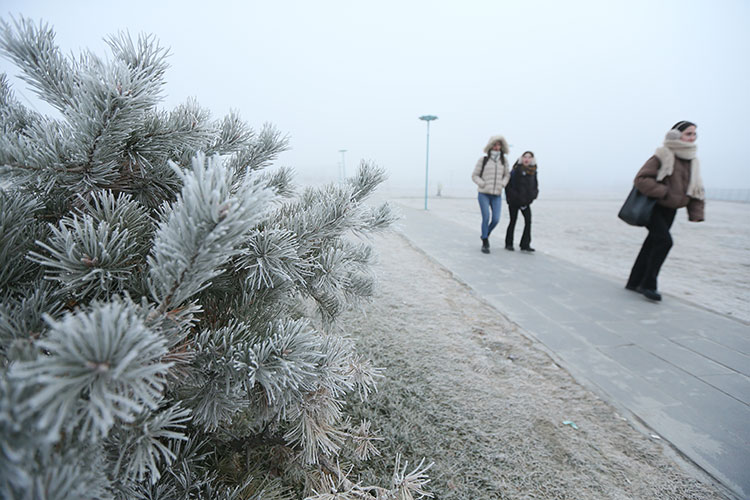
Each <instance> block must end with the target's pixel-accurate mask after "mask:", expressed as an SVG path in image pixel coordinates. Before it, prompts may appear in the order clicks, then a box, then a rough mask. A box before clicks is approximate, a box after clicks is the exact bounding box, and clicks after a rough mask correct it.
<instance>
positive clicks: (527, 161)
mask: <svg viewBox="0 0 750 500" xmlns="http://www.w3.org/2000/svg"><path fill="white" fill-rule="evenodd" d="M531 158H533V157H532V156H531V155H530V154H528V153H526V154H524V155H523V156H522V157H521V163H522V164H523V166H524V167H528V166H529V164H530V163H531Z"/></svg>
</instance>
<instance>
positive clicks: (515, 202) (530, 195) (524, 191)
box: [505, 163, 539, 207]
mask: <svg viewBox="0 0 750 500" xmlns="http://www.w3.org/2000/svg"><path fill="white" fill-rule="evenodd" d="M537 196H539V183H538V182H537V179H536V172H534V173H533V174H529V173H527V172H526V170H525V169H524V168H523V165H521V164H519V163H516V164H515V165H513V170H512V171H511V173H510V181H508V184H507V185H506V186H505V199H506V201H507V202H508V205H510V206H518V207H525V206H527V205H530V204H531V202H532V201H534V200H535V199H536V197H537Z"/></svg>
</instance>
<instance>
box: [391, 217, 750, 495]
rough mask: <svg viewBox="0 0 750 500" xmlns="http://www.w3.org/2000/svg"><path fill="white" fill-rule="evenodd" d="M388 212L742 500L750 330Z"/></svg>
mask: <svg viewBox="0 0 750 500" xmlns="http://www.w3.org/2000/svg"><path fill="white" fill-rule="evenodd" d="M399 208H400V210H401V211H402V213H403V215H404V219H402V220H401V221H400V226H401V231H402V232H403V234H404V235H405V236H406V237H407V238H408V239H409V240H410V241H411V242H412V243H414V244H415V245H416V246H418V247H419V248H421V249H422V250H423V251H424V252H425V253H427V254H428V255H429V256H430V257H432V258H433V259H435V260H436V261H437V262H439V263H440V264H441V265H443V266H444V267H446V268H448V269H449V270H450V271H451V272H453V274H454V275H455V276H456V277H457V278H458V279H460V280H461V281H463V282H465V283H466V284H468V285H469V286H470V287H471V288H472V289H474V290H475V292H476V293H477V294H478V295H480V296H482V297H483V298H484V299H485V300H486V301H488V302H489V303H490V304H492V305H493V306H494V307H496V308H497V309H498V310H499V311H501V312H502V313H503V314H505V315H506V316H507V317H508V318H509V319H511V320H512V321H513V322H515V323H517V324H518V325H519V326H521V327H522V328H523V329H524V330H525V331H527V332H528V333H529V334H530V335H531V336H533V337H535V338H536V339H537V340H539V341H540V342H541V343H542V344H543V345H544V346H546V348H547V349H549V351H550V352H551V353H552V354H553V355H554V356H555V357H556V358H557V360H558V361H559V362H560V363H561V364H562V365H563V366H564V367H565V368H566V369H567V370H568V371H569V372H570V373H571V374H572V375H573V376H574V377H575V378H576V379H577V380H579V381H580V382H582V383H583V384H585V385H586V386H588V387H591V388H592V389H594V390H595V391H596V392H597V393H598V394H600V395H602V396H603V397H604V398H605V399H607V400H609V401H610V402H612V403H613V404H615V405H616V406H618V407H621V408H625V409H627V410H628V411H630V412H631V413H632V414H634V415H635V416H636V417H637V418H638V419H640V420H641V421H642V422H644V423H645V424H646V425H647V426H648V427H650V428H651V429H653V431H654V432H656V433H657V434H659V435H660V436H661V437H662V438H664V439H667V440H668V441H669V442H671V443H672V444H673V445H674V446H675V447H676V448H677V449H678V450H680V452H681V453H683V454H684V455H686V456H687V457H688V458H690V459H691V460H692V461H693V462H695V463H696V464H698V465H699V466H700V467H701V468H703V469H704V470H705V471H706V472H708V473H709V474H711V475H712V476H713V477H714V478H716V479H717V480H718V481H719V482H720V483H722V484H723V485H724V486H726V487H727V488H728V489H729V490H731V491H732V492H734V494H735V495H736V496H737V497H738V498H742V499H750V326H748V325H747V324H744V323H741V322H739V321H737V320H734V319H732V318H729V317H726V316H723V315H720V314H715V313H712V312H708V311H706V310H704V309H701V308H699V307H697V306H694V305H692V304H689V303H687V302H684V301H682V300H680V299H677V298H674V297H670V296H669V295H668V294H667V295H665V296H664V300H663V301H662V302H661V303H658V304H656V303H651V302H649V301H647V300H646V299H644V298H643V297H642V296H641V295H638V294H636V293H634V292H630V291H627V290H625V289H624V288H623V286H624V281H623V283H619V282H615V281H614V280H612V279H610V278H607V277H604V276H601V275H598V274H596V273H594V272H591V271H588V270H586V269H583V268H581V267H579V266H577V265H575V264H573V263H570V262H567V261H563V260H560V259H556V258H555V257H552V256H550V255H547V254H545V253H544V252H542V251H537V252H535V253H533V254H529V253H526V252H520V251H518V250H516V251H515V252H508V251H506V250H505V249H503V248H502V246H501V244H502V243H501V242H502V238H501V237H500V236H498V235H497V234H496V235H494V247H493V248H492V253H491V254H490V255H485V254H483V253H481V252H480V251H479V249H480V245H481V241H480V240H479V236H478V234H477V232H476V231H471V230H469V229H467V228H465V227H462V226H459V225H456V224H455V223H451V222H450V221H447V220H445V219H441V218H440V217H439V216H438V215H436V214H433V213H431V212H429V211H424V210H416V209H413V208H408V207H405V206H400V207H399ZM522 226H523V221H521V228H522ZM521 228H517V231H519V236H520V229H521ZM498 230H500V228H498ZM501 232H503V234H504V228H502V231H501ZM540 250H543V249H540ZM623 280H624V278H623Z"/></svg>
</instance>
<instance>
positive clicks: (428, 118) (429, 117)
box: [419, 115, 437, 210]
mask: <svg viewBox="0 0 750 500" xmlns="http://www.w3.org/2000/svg"><path fill="white" fill-rule="evenodd" d="M419 119H420V120H424V121H426V122H427V156H426V157H425V164H424V209H425V210H427V178H428V173H429V171H430V122H431V121H432V120H437V116H433V115H423V116H420V117H419Z"/></svg>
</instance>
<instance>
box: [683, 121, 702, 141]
mask: <svg viewBox="0 0 750 500" xmlns="http://www.w3.org/2000/svg"><path fill="white" fill-rule="evenodd" d="M697 138H698V133H697V132H696V131H695V125H690V126H689V127H688V128H686V129H685V130H683V131H682V135H681V136H680V140H682V141H685V142H695V140H696V139H697Z"/></svg>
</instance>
